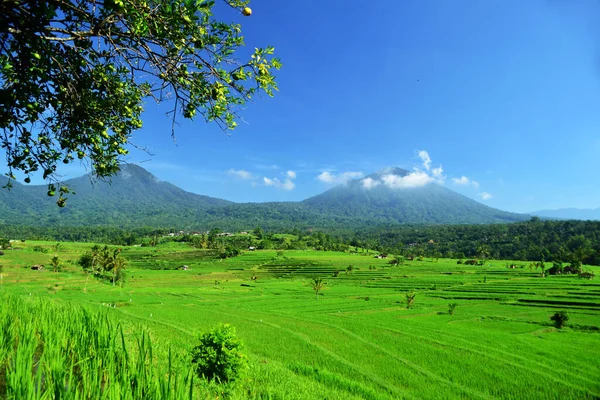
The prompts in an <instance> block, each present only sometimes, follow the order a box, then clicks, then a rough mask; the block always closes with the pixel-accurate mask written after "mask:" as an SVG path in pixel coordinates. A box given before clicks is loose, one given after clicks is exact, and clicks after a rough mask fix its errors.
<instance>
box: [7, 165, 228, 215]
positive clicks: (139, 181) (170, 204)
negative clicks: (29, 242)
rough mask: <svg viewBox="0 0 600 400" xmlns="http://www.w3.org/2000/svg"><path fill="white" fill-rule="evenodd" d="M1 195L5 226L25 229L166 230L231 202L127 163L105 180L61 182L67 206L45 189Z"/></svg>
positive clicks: (20, 188)
mask: <svg viewBox="0 0 600 400" xmlns="http://www.w3.org/2000/svg"><path fill="white" fill-rule="evenodd" d="M13 185H14V187H13V188H12V189H11V190H10V191H7V190H2V191H0V211H2V218H1V219H0V221H2V222H4V223H21V224H30V225H38V224H41V225H111V226H119V227H128V226H161V227H164V226H170V225H171V224H170V222H172V223H173V224H175V225H180V224H183V223H185V222H186V221H190V220H191V221H197V220H199V219H202V218H204V217H205V215H206V213H207V210H209V209H213V208H219V207H225V206H227V205H229V204H232V203H231V202H230V201H227V200H222V199H217V198H213V197H208V196H202V195H198V194H194V193H189V192H186V191H185V190H183V189H180V188H178V187H177V186H175V185H172V184H170V183H167V182H162V181H160V180H159V179H158V178H156V177H155V176H154V175H152V174H151V173H149V172H148V171H146V170H145V169H143V168H141V167H139V166H136V165H132V164H127V165H123V166H122V167H121V171H119V172H118V174H117V175H116V176H114V177H113V178H112V179H111V180H110V181H95V182H94V181H92V180H91V178H90V176H89V175H85V176H82V177H79V178H75V179H70V180H68V181H66V182H65V185H67V186H68V187H69V188H70V189H71V190H73V191H74V192H75V194H73V195H69V198H68V202H67V206H66V207H64V208H59V207H57V206H56V198H55V197H48V196H46V186H44V185H40V186H24V185H21V184H18V183H14V184H13Z"/></svg>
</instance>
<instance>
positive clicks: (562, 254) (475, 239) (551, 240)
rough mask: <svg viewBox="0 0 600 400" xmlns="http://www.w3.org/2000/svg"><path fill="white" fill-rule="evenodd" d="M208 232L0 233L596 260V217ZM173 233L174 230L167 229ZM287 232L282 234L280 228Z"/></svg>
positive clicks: (223, 247) (14, 229)
mask: <svg viewBox="0 0 600 400" xmlns="http://www.w3.org/2000/svg"><path fill="white" fill-rule="evenodd" d="M221 233H223V232H221V230H219V229H217V228H214V229H212V230H211V231H209V232H202V233H191V232H187V233H184V234H179V230H177V229H176V228H168V229H156V228H149V227H148V228H138V229H133V230H125V229H121V228H111V227H102V226H96V227H85V228H84V227H35V226H34V227H26V226H0V237H4V238H10V239H29V240H58V241H77V242H96V243H106V244H115V245H134V244H138V245H139V244H141V245H142V246H155V245H157V244H160V243H161V242H164V241H183V242H188V243H190V245H192V246H194V247H198V248H211V249H218V250H219V254H224V257H229V256H235V255H236V254H235V253H236V251H237V252H239V251H241V250H246V249H248V248H249V247H256V248H257V249H275V250H305V249H314V250H326V251H346V250H349V249H351V248H358V249H370V250H376V251H380V252H386V253H390V254H397V255H405V256H409V255H413V256H424V257H446V258H475V257H476V258H493V259H500V260H502V259H507V260H524V261H549V262H553V261H556V262H570V263H573V262H575V263H577V262H581V263H584V264H590V265H600V221H543V220H540V219H539V218H536V217H534V218H532V219H531V220H530V221H527V222H518V223H510V224H488V225H397V224H395V225H379V226H375V227H372V228H361V229H358V230H330V231H325V232H323V231H319V230H309V229H300V228H288V229H281V230H278V233H275V232H274V231H267V230H264V231H263V229H262V228H260V227H258V228H255V229H254V230H253V231H251V232H249V233H248V235H232V236H229V235H225V236H224V235H220V234H221ZM169 234H173V235H174V236H169ZM286 234H287V235H286Z"/></svg>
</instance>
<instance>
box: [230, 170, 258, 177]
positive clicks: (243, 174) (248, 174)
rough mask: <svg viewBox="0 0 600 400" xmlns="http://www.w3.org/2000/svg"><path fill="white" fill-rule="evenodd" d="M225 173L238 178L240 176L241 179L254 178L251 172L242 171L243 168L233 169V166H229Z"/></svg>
mask: <svg viewBox="0 0 600 400" xmlns="http://www.w3.org/2000/svg"><path fill="white" fill-rule="evenodd" d="M227 173H228V174H229V175H235V176H237V177H238V178H242V179H253V178H254V176H253V175H252V173H251V172H248V171H244V170H243V169H233V168H231V169H230V170H229V171H227Z"/></svg>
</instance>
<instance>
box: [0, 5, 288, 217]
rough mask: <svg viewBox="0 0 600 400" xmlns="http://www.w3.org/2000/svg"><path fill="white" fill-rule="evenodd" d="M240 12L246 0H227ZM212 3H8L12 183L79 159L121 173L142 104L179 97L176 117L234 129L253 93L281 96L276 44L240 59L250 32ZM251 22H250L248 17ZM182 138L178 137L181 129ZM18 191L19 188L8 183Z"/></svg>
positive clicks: (4, 55) (2, 124)
mask: <svg viewBox="0 0 600 400" xmlns="http://www.w3.org/2000/svg"><path fill="white" fill-rule="evenodd" d="M224 2H225V3H226V4H227V5H229V6H231V7H232V8H233V10H234V12H236V11H235V10H237V12H239V13H242V10H244V9H245V7H246V6H247V4H248V1H246V0H224ZM214 6H215V2H214V1H202V0H184V1H162V0H128V1H124V0H105V1H96V0H50V1H40V0H21V1H17V0H7V1H3V2H1V3H0V14H1V15H2V19H3V23H2V24H1V25H2V27H0V131H1V134H0V136H1V137H0V144H1V146H2V147H3V148H4V150H5V152H6V155H7V163H8V171H9V172H8V173H7V175H8V177H9V178H11V179H16V177H15V175H14V173H15V172H16V171H21V172H23V173H24V174H25V178H24V180H25V182H26V183H29V182H30V181H31V178H30V176H31V175H32V174H33V173H35V172H36V171H41V172H42V173H43V177H44V179H47V180H48V181H49V185H48V186H49V187H48V195H50V196H53V195H55V193H56V191H57V190H58V192H59V199H58V202H57V203H58V205H59V206H64V204H65V200H64V196H63V195H64V194H65V193H68V192H69V189H68V188H67V187H65V186H61V185H58V189H57V186H56V185H55V183H57V182H58V179H57V166H58V164H59V163H61V162H63V163H66V164H69V163H72V162H74V161H75V160H76V159H80V160H82V161H83V162H84V163H87V165H88V167H89V168H90V170H91V171H92V173H93V174H94V176H96V177H100V178H103V177H108V176H111V175H113V174H115V173H116V172H117V171H118V169H119V164H120V162H122V161H123V157H124V156H125V155H126V154H127V149H126V145H127V144H128V143H130V139H131V136H132V133H133V132H134V131H135V130H137V129H139V128H141V127H142V118H141V115H142V111H143V102H144V100H146V99H153V100H156V101H157V102H163V101H166V100H169V101H170V104H171V106H170V111H169V114H170V118H172V124H173V125H172V126H173V129H174V126H175V124H176V121H177V118H178V117H180V116H183V118H188V119H194V118H195V117H202V118H203V119H205V120H206V121H209V122H215V123H217V124H218V125H219V126H220V127H221V128H222V129H224V130H227V129H234V128H235V127H236V125H237V122H236V120H237V119H238V114H237V112H238V110H239V109H240V107H241V106H243V105H244V104H245V103H246V102H248V101H249V100H251V99H252V98H253V96H254V95H256V94H258V93H259V92H264V93H266V94H267V95H269V96H271V95H272V94H273V91H274V90H276V89H277V85H276V82H275V78H274V76H273V74H272V71H273V69H279V68H280V67H281V63H280V61H279V60H278V59H277V58H274V57H273V56H272V55H273V52H274V49H273V48H272V47H266V48H264V49H261V48H256V49H255V50H254V52H252V53H251V54H250V55H249V56H248V59H246V60H244V61H239V60H237V58H236V57H235V56H236V51H237V50H238V49H239V48H240V47H241V46H243V45H244V38H243V36H242V35H241V26H240V25H239V24H238V23H225V22H222V21H220V20H218V19H216V18H215V17H214V15H213V7H214ZM244 15H249V14H248V13H247V12H244ZM172 134H174V130H172ZM9 183H10V181H9Z"/></svg>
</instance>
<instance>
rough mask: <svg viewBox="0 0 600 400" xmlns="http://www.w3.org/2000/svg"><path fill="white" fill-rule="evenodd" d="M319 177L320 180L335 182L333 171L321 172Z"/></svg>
mask: <svg viewBox="0 0 600 400" xmlns="http://www.w3.org/2000/svg"><path fill="white" fill-rule="evenodd" d="M317 179H318V180H320V181H321V182H325V183H333V182H335V176H333V175H332V174H331V172H327V171H325V172H321V173H320V174H319V175H318V176H317Z"/></svg>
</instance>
